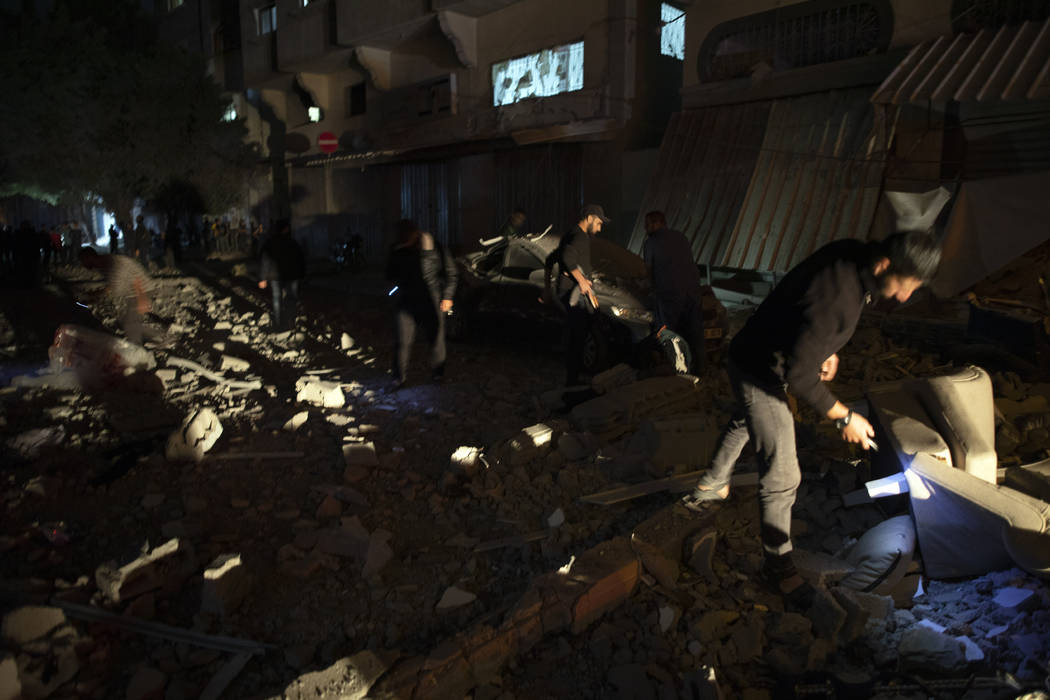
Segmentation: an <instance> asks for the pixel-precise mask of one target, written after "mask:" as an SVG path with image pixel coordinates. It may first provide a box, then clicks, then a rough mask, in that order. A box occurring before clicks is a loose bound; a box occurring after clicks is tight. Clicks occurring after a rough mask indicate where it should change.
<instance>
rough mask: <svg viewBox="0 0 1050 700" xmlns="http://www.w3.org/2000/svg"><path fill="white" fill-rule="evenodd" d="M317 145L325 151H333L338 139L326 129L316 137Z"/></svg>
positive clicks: (337, 144) (337, 146)
mask: <svg viewBox="0 0 1050 700" xmlns="http://www.w3.org/2000/svg"><path fill="white" fill-rule="evenodd" d="M317 145H318V146H319V147H320V148H321V150H322V151H324V152H325V153H335V151H336V149H338V148H339V139H337V138H336V136H335V134H333V133H332V132H331V131H326V132H324V133H322V134H321V135H320V136H318V137H317Z"/></svg>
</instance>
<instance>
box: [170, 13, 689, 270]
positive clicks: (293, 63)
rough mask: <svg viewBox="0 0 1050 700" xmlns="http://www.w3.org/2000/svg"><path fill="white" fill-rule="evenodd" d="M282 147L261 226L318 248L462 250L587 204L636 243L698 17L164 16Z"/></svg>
mask: <svg viewBox="0 0 1050 700" xmlns="http://www.w3.org/2000/svg"><path fill="white" fill-rule="evenodd" d="M159 1H161V2H162V3H163V4H162V6H160V7H158V8H157V10H158V13H159V14H160V18H161V24H162V27H163V34H164V36H165V37H166V38H167V39H168V40H171V41H174V42H176V43H180V44H182V45H184V46H186V47H187V48H188V49H190V50H199V51H202V52H203V53H204V54H205V55H206V56H208V57H209V58H210V59H211V62H212V69H213V71H214V73H215V76H216V78H217V79H218V80H220V82H221V83H222V84H223V85H225V86H226V88H227V89H228V90H229V91H230V95H231V105H232V110H233V112H235V113H236V115H237V116H238V117H240V118H244V119H246V120H247V122H246V123H247V124H248V126H249V129H250V132H251V134H252V138H253V139H256V140H257V141H258V142H259V143H260V144H261V145H262V146H263V147H264V149H265V152H266V153H267V157H268V159H269V161H270V164H271V166H272V167H271V169H270V171H271V175H270V181H269V182H268V183H267V185H266V186H265V187H258V186H256V187H254V188H253V192H252V195H251V197H252V201H251V207H252V209H253V213H257V214H258V215H260V216H261V217H262V218H272V217H273V216H278V215H291V217H292V219H293V225H294V227H295V229H296V231H297V232H298V233H299V235H300V236H302V237H303V238H305V239H306V240H307V242H308V245H309V246H310V248H311V251H312V252H313V253H315V254H320V253H323V252H324V251H325V250H326V249H327V246H329V245H331V244H332V243H334V242H335V241H336V240H338V239H339V238H341V237H343V236H344V235H348V234H360V235H362V236H363V238H364V239H365V241H366V254H367V255H368V256H369V257H370V258H371V259H373V260H376V259H378V258H380V257H382V255H383V252H384V251H385V247H386V245H387V243H388V241H389V234H390V230H391V229H392V226H393V224H394V222H395V221H396V220H397V219H399V218H402V217H408V218H413V219H415V220H416V221H418V222H419V223H420V224H421V225H422V226H424V227H426V228H428V229H430V230H431V231H433V232H434V233H435V234H436V235H437V236H438V237H439V238H440V239H441V240H443V241H445V242H446V243H447V244H449V245H451V246H452V247H454V248H457V249H469V248H470V247H471V245H472V244H474V243H476V241H477V239H479V238H482V237H486V236H487V235H489V234H491V233H492V232H493V231H495V230H496V229H497V228H498V227H499V226H500V224H501V223H502V222H503V220H504V219H505V218H506V217H507V216H508V215H509V214H510V212H511V211H512V210H513V209H514V208H516V207H521V208H523V209H524V210H525V211H526V212H527V214H528V217H529V223H528V226H529V228H530V229H532V230H542V229H544V228H545V227H546V226H548V225H551V226H553V228H554V229H555V230H557V231H561V230H566V229H567V228H568V227H569V226H571V225H572V224H573V223H574V217H575V213H576V212H577V211H578V209H579V207H580V205H581V204H583V203H585V202H598V203H601V204H602V205H603V206H605V208H606V210H607V211H608V212H610V213H611V215H612V217H613V219H614V223H613V224H612V225H611V226H610V227H609V228H608V235H610V236H612V237H613V238H619V239H620V240H621V241H622V242H626V240H627V235H628V233H629V231H630V229H631V227H632V226H633V222H634V220H635V218H636V216H637V212H638V205H639V202H640V200H641V197H642V194H643V192H644V188H645V184H646V182H647V181H648V180H649V178H650V177H651V175H652V172H653V167H654V165H655V159H656V153H657V146H658V145H659V143H660V139H661V138H662V136H663V132H664V128H665V127H666V124H667V120H668V119H669V117H670V115H671V114H672V113H673V112H675V111H677V110H678V109H680V107H681V98H680V96H679V93H680V89H681V86H682V84H683V65H684V64H683V59H684V58H685V37H686V22H687V19H686V15H685V9H686V8H687V7H688V6H689V4H690V3H688V2H674V3H667V2H658V1H654V0H574V1H573V2H564V0H159Z"/></svg>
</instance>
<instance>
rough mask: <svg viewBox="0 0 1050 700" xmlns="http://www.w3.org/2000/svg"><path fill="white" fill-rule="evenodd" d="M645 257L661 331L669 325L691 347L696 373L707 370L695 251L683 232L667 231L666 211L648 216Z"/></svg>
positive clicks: (653, 212)
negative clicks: (705, 366) (662, 327)
mask: <svg viewBox="0 0 1050 700" xmlns="http://www.w3.org/2000/svg"><path fill="white" fill-rule="evenodd" d="M645 233H646V238H645V243H644V244H643V246H642V257H643V258H644V259H645V266H646V268H647V269H648V270H649V279H650V281H651V282H652V293H653V306H654V308H653V311H654V312H655V317H656V324H657V328H659V327H661V326H667V327H668V328H669V329H671V330H672V331H674V332H675V333H677V334H679V335H680V336H682V338H683V339H685V342H686V343H688V344H689V350H690V353H691V355H692V365H691V367H690V368H689V369H690V371H692V372H693V373H694V374H697V373H699V372H700V371H701V370H702V369H703V368H704V316H703V309H702V308H701V301H700V274H699V272H698V271H697V269H696V263H695V262H693V248H692V246H690V245H689V241H688V239H686V237H685V234H683V233H682V232H681V231H675V230H674V229H669V228H667V219H666V218H665V217H664V213H663V212H662V211H651V212H649V213H648V214H646V215H645Z"/></svg>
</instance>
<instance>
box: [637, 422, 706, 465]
mask: <svg viewBox="0 0 1050 700" xmlns="http://www.w3.org/2000/svg"><path fill="white" fill-rule="evenodd" d="M719 434H720V431H719V427H718V425H717V424H716V422H715V421H714V420H713V419H712V417H711V416H709V415H705V414H702V413H686V414H682V415H675V416H669V417H666V418H656V419H653V420H647V421H644V422H643V423H642V424H641V426H640V427H639V429H638V431H637V432H636V433H635V434H634V435H633V436H632V437H631V438H630V439H629V440H628V443H627V444H628V448H627V449H628V450H629V451H630V452H635V453H639V454H644V455H646V456H647V457H648V459H649V461H650V463H652V465H653V467H655V469H656V473H655V474H654V475H655V476H662V475H663V474H666V473H667V472H668V470H670V469H673V468H675V467H679V466H681V467H684V468H685V469H687V470H692V469H697V468H700V467H706V466H707V465H708V464H710V463H711V457H712V456H713V454H714V450H715V447H716V445H717V442H718V436H719Z"/></svg>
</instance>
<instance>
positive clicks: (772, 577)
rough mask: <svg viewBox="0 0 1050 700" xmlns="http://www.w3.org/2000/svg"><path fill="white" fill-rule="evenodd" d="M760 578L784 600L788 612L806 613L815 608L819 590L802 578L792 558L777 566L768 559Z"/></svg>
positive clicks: (787, 558) (778, 563) (763, 565)
mask: <svg viewBox="0 0 1050 700" xmlns="http://www.w3.org/2000/svg"><path fill="white" fill-rule="evenodd" d="M760 578H761V579H762V581H763V583H765V585H766V586H767V587H768V588H769V589H770V590H771V591H772V592H774V593H776V594H778V595H780V596H782V597H783V598H784V608H785V609H786V610H787V611H789V612H797V613H806V612H808V611H809V609H810V608H811V607H813V602H814V601H815V600H816V597H817V589H816V588H814V587H813V586H812V585H811V584H810V583H809V582H808V581H806V580H805V579H804V578H802V576H801V575H800V574H799V573H798V569H796V568H795V564H794V562H792V561H791V558H790V556H789V557H786V558H785V560H784V561H781V562H777V563H775V564H774V563H771V561H770V560H769V559H768V558H767V559H766V561H765V562H764V563H763V564H762V572H761V574H760Z"/></svg>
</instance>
